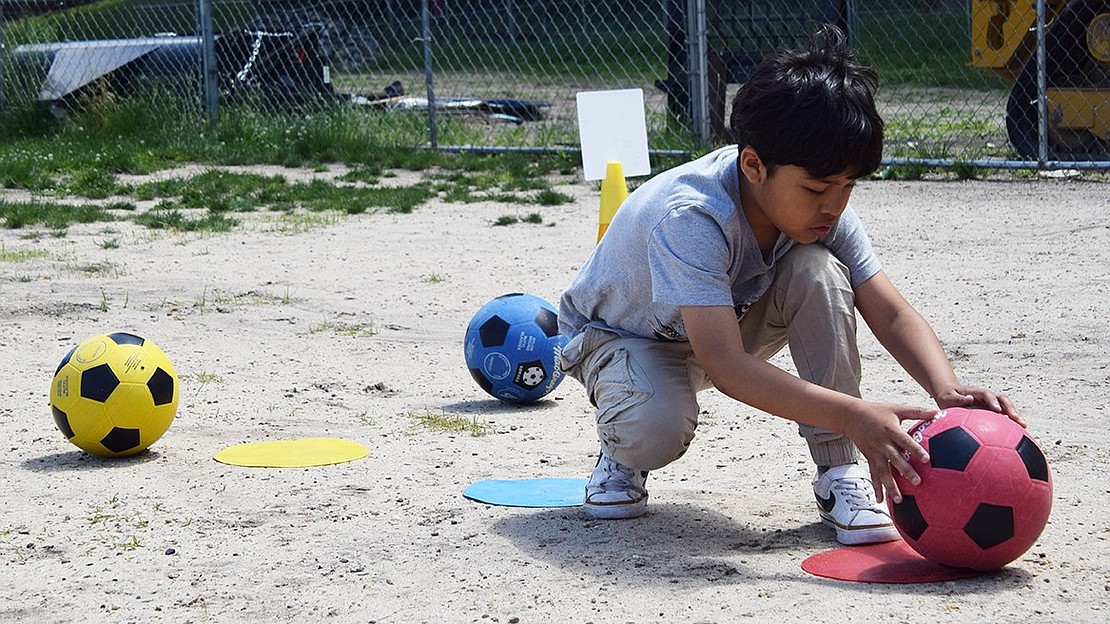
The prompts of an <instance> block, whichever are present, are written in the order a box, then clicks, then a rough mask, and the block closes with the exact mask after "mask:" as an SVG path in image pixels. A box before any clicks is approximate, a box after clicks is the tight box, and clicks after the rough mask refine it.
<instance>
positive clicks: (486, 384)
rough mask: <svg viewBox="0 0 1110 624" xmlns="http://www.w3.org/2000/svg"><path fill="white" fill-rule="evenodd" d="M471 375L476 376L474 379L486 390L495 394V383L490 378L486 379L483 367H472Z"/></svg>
mask: <svg viewBox="0 0 1110 624" xmlns="http://www.w3.org/2000/svg"><path fill="white" fill-rule="evenodd" d="M470 376H471V377H473V378H474V381H476V382H478V385H479V386H480V387H481V388H482V390H485V391H486V393H488V394H493V383H492V382H491V381H490V380H489V379H486V376H485V375H483V374H482V371H481V369H478V368H472V369H470Z"/></svg>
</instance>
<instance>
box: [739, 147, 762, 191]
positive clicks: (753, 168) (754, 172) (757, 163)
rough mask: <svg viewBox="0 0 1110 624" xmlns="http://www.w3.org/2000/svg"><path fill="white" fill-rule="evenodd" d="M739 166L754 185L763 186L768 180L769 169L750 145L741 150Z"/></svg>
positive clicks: (741, 171)
mask: <svg viewBox="0 0 1110 624" xmlns="http://www.w3.org/2000/svg"><path fill="white" fill-rule="evenodd" d="M738 166H739V167H740V173H741V174H742V175H743V176H744V177H745V178H747V179H748V182H750V183H752V184H762V183H763V181H764V180H766V179H767V167H766V165H764V164H763V159H762V158H760V157H759V152H757V151H755V148H753V147H751V146H750V145H746V146H744V147H743V148H741V149H740V158H739V161H738Z"/></svg>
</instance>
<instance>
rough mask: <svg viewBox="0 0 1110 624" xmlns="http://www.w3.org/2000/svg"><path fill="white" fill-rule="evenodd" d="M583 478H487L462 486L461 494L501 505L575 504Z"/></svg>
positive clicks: (582, 492)
mask: <svg viewBox="0 0 1110 624" xmlns="http://www.w3.org/2000/svg"><path fill="white" fill-rule="evenodd" d="M585 493H586V479H550V478H549V479H488V480H485V481H477V482H475V483H473V484H471V485H470V486H469V487H467V488H466V489H465V490H463V496H465V497H466V498H469V499H470V500H473V501H478V502H479V503H486V504H487V505H500V506H502V507H578V506H580V505H581V504H582V497H583V496H584V495H585Z"/></svg>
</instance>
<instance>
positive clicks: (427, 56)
mask: <svg viewBox="0 0 1110 624" xmlns="http://www.w3.org/2000/svg"><path fill="white" fill-rule="evenodd" d="M420 30H421V33H420V38H421V40H422V41H423V42H424V86H425V87H426V88H427V91H428V138H429V140H430V142H431V144H432V149H439V139H438V138H437V136H436V133H437V131H436V96H435V89H433V88H432V16H431V12H430V11H429V9H428V0H421V2H420Z"/></svg>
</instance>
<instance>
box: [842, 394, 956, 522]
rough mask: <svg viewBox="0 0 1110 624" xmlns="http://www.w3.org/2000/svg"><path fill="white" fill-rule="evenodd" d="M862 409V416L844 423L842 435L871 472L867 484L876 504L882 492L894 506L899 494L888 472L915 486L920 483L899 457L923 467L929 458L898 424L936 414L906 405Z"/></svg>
mask: <svg viewBox="0 0 1110 624" xmlns="http://www.w3.org/2000/svg"><path fill="white" fill-rule="evenodd" d="M866 405H867V409H866V410H865V412H864V413H863V414H861V415H859V416H858V417H855V418H850V419H848V422H849V427H848V431H847V432H845V433H846V435H847V436H848V437H849V438H851V440H852V441H853V442H855V443H856V447H858V448H859V451H860V453H862V454H863V456H864V457H865V458H866V459H867V464H868V466H869V467H870V468H871V483H872V484H873V485H874V486H875V499H876V502H880V503H881V502H883V492H884V491H886V492H887V493H889V495H890V498H891V499H892V500H893V501H894V502H895V503H900V502H902V493H901V492H900V491H899V490H898V485H897V484H896V483H895V482H894V475H893V474H892V473H891V468H893V469H894V470H897V471H898V473H899V474H901V475H902V476H903V477H904V478H905V479H906V480H907V481H909V482H910V483H912V484H914V485H917V484H919V483H921V477H920V476H918V474H917V471H916V470H914V469H913V466H911V465H910V462H909V461H908V460H907V459H906V457H904V456H903V455H902V453H903V451H905V452H906V453H908V454H909V456H911V457H913V458H914V459H916V460H917V461H919V462H921V463H923V464H924V463H928V461H929V454H928V453H927V452H925V449H924V448H922V446H921V445H920V444H918V443H917V442H915V441H914V439H913V438H911V437H910V435H909V434H908V433H906V432H905V431H904V430H903V429H902V427H901V424H900V423H901V421H903V420H932V419H933V418H936V417H937V415H938V414H939V413H940V412H938V411H937V410H935V409H922V408H918V407H910V406H908V405H894V404H886V403H867V404H866Z"/></svg>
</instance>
